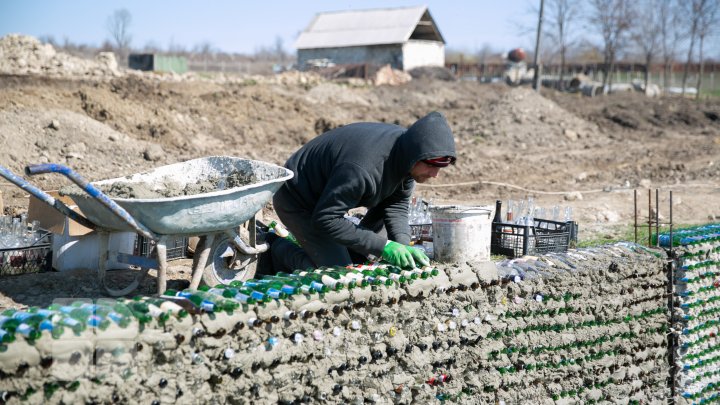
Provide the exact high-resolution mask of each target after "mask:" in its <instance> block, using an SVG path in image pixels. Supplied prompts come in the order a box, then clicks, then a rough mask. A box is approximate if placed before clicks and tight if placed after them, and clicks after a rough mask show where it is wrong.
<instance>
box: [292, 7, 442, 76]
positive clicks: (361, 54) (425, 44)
mask: <svg viewBox="0 0 720 405" xmlns="http://www.w3.org/2000/svg"><path fill="white" fill-rule="evenodd" d="M295 47H296V48H297V50H298V64H299V65H300V67H301V68H306V67H308V66H309V65H310V64H311V63H308V62H309V61H312V60H322V59H327V60H330V61H332V62H334V63H336V64H352V63H369V64H374V65H385V64H390V65H391V66H392V67H393V68H395V69H403V70H410V69H412V68H415V67H418V66H444V65H445V40H444V39H443V37H442V35H441V34H440V30H439V29H438V27H437V25H436V24H435V20H433V18H432V16H431V15H430V11H429V10H428V8H427V7H426V6H420V7H409V8H391V9H373V10H358V11H338V12H328V13H319V14H317V15H316V16H315V18H314V19H313V20H312V22H310V25H308V27H307V28H306V29H305V31H303V32H302V33H301V34H300V36H299V37H298V39H297V41H296V42H295Z"/></svg>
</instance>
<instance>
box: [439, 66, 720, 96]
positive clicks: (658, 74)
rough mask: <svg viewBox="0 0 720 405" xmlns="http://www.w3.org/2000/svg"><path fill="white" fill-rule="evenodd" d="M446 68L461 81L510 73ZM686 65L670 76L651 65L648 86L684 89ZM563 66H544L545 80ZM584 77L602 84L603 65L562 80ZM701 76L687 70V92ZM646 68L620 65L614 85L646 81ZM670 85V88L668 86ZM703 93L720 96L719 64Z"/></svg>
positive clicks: (569, 72)
mask: <svg viewBox="0 0 720 405" xmlns="http://www.w3.org/2000/svg"><path fill="white" fill-rule="evenodd" d="M447 67H448V68H449V69H450V70H451V71H453V72H454V73H455V75H456V76H457V77H458V78H461V79H465V80H478V81H482V82H490V81H494V80H501V79H503V76H504V74H505V72H506V70H507V67H508V65H507V64H502V63H498V64H482V65H481V64H462V65H461V64H456V63H453V64H449V65H447ZM683 69H684V65H683V64H674V65H673V66H672V68H671V69H670V71H669V73H668V74H667V81H666V73H665V70H664V69H663V66H662V65H652V67H651V68H650V71H649V75H648V76H649V77H648V81H649V83H654V84H657V85H658V86H660V87H665V86H667V87H668V88H681V87H682V79H683ZM560 71H561V69H560V66H558V65H543V67H542V76H543V78H544V79H547V78H558V77H559V76H560ZM579 74H583V75H585V76H587V77H589V78H590V79H592V80H594V81H598V82H600V81H602V79H603V65H602V64H569V65H567V66H566V67H565V70H564V74H563V77H564V79H565V80H570V79H571V78H573V77H574V76H577V75H579ZM699 75H700V65H699V64H692V65H690V68H689V70H688V76H687V82H686V84H685V86H686V88H692V89H694V88H695V86H696V84H697V79H698V76H699ZM644 79H645V65H642V64H618V65H616V66H615V67H614V69H613V72H612V82H613V83H632V82H633V81H644ZM666 83H667V84H666ZM700 93H701V94H704V95H713V96H720V64H718V63H709V64H705V66H704V67H703V73H702V80H701V84H700Z"/></svg>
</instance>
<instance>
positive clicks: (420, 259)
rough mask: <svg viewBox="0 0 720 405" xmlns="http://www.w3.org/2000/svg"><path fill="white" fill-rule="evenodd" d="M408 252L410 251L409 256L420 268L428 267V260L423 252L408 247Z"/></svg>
mask: <svg viewBox="0 0 720 405" xmlns="http://www.w3.org/2000/svg"><path fill="white" fill-rule="evenodd" d="M408 250H409V251H410V254H411V255H412V257H413V259H415V263H417V264H419V265H421V266H429V265H430V259H429V258H428V257H427V255H426V254H425V252H423V251H422V250H421V249H418V248H414V247H412V246H411V247H408Z"/></svg>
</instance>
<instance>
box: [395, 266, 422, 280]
mask: <svg viewBox="0 0 720 405" xmlns="http://www.w3.org/2000/svg"><path fill="white" fill-rule="evenodd" d="M388 270H389V271H390V272H393V273H396V274H400V275H402V276H404V277H405V278H406V279H408V280H415V279H417V278H418V277H419V273H418V272H416V271H412V270H404V269H401V268H400V267H397V266H388Z"/></svg>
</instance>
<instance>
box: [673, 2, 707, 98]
mask: <svg viewBox="0 0 720 405" xmlns="http://www.w3.org/2000/svg"><path fill="white" fill-rule="evenodd" d="M709 1H715V0H688V1H686V2H681V4H683V14H684V15H686V18H687V22H688V25H689V28H688V31H687V32H688V37H689V38H690V46H688V53H687V59H686V60H685V67H684V68H683V77H682V95H683V96H684V95H685V86H686V85H687V79H688V73H689V71H690V64H691V63H692V59H693V51H694V50H695V40H696V39H697V37H698V28H699V26H700V19H701V18H702V12H703V11H705V8H706V3H708V2H709ZM698 90H699V89H698Z"/></svg>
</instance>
